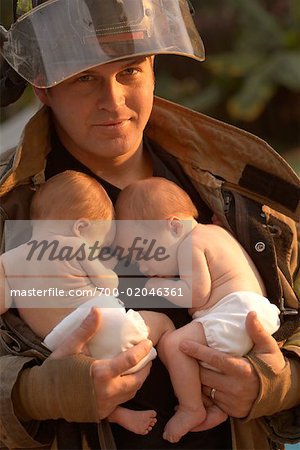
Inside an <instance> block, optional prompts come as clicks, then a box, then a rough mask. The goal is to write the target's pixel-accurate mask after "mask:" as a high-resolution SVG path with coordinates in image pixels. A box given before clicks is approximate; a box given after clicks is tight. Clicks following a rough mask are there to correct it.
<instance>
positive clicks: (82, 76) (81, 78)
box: [78, 75, 94, 82]
mask: <svg viewBox="0 0 300 450" xmlns="http://www.w3.org/2000/svg"><path fill="white" fill-rule="evenodd" d="M93 79H94V77H93V76H92V75H81V76H80V77H79V78H78V81H82V82H85V81H92V80H93Z"/></svg>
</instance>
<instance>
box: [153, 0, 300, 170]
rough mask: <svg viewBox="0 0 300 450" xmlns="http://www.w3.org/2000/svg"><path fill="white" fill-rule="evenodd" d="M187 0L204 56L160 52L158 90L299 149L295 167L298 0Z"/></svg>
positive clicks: (299, 111) (299, 113) (299, 105)
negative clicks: (169, 58)
mask: <svg viewBox="0 0 300 450" xmlns="http://www.w3.org/2000/svg"><path fill="white" fill-rule="evenodd" d="M192 1H193V4H194V7H195V10H196V16H195V21H196V24H197V26H198V29H199V30H200V34H201V36H202V38H203V41H204V45H205V47H206V56H207V59H206V61H205V62H204V63H202V64H199V63H197V62H196V64H192V63H187V62H186V61H180V60H179V58H178V59H177V60H176V62H175V61H174V64H173V65H172V64H170V63H166V61H163V60H162V58H161V61H159V64H158V66H159V67H158V68H159V70H157V74H158V75H157V78H158V83H157V91H156V92H157V94H158V95H161V96H163V97H167V98H169V99H170V100H173V101H175V102H179V103H182V104H184V105H186V106H188V107H190V108H192V109H196V110H198V111H201V112H204V113H207V114H209V115H213V116H214V117H216V118H219V119H221V120H224V121H226V122H231V123H233V124H235V125H237V126H241V127H242V128H245V129H247V130H249V131H251V132H254V133H256V134H258V135H259V136H261V137H263V138H265V139H267V140H268V141H269V142H271V144H273V145H274V146H275V147H276V148H279V149H280V150H281V151H282V152H284V151H286V150H287V149H289V148H296V147H299V148H298V150H299V153H298V159H299V165H300V0H192ZM175 65H176V71H175V70H174V69H172V66H173V67H174V66H175ZM294 153H295V152H293V154H294Z"/></svg>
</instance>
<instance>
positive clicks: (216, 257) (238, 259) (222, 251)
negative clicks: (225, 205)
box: [193, 224, 265, 307]
mask: <svg viewBox="0 0 300 450" xmlns="http://www.w3.org/2000/svg"><path fill="white" fill-rule="evenodd" d="M193 248H194V250H195V251H201V252H203V253H204V254H205V257H206V261H207V265H208V269H209V273H210V277H211V294H210V298H209V301H208V303H207V304H206V307H207V306H209V307H211V306H213V305H214V304H216V303H217V302H218V301H219V300H221V299H222V298H223V297H225V296H226V295H228V294H230V293H232V292H237V291H252V292H256V293H257V294H260V295H265V288H264V284H263V281H262V278H261V277H260V275H259V273H258V270H257V269H256V267H255V265H254V263H253V261H252V260H251V258H250V256H249V255H248V254H247V252H246V251H245V250H244V249H243V247H242V246H241V245H240V244H239V242H238V241H237V240H236V239H235V238H234V237H233V236H232V235H231V234H230V233H229V232H228V231H226V230H225V229H224V228H222V227H219V226H218V225H201V224H199V225H197V227H196V228H195V229H194V230H193Z"/></svg>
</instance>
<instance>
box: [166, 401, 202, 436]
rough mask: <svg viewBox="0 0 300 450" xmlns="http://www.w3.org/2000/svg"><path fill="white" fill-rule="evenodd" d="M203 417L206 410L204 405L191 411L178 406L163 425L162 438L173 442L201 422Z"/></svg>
mask: <svg viewBox="0 0 300 450" xmlns="http://www.w3.org/2000/svg"><path fill="white" fill-rule="evenodd" d="M205 417H206V411H205V409H204V407H201V408H199V409H197V410H193V411H191V410H187V409H183V408H182V407H181V406H179V408H178V409H177V411H176V413H175V414H174V416H173V417H171V419H170V420H169V422H168V423H167V425H166V426H165V429H164V433H163V438H164V439H166V440H167V441H169V442H171V443H172V444H174V443H175V442H178V441H179V440H180V439H181V438H182V436H184V435H185V434H186V433H188V432H189V431H191V430H192V429H193V428H195V427H196V426H197V425H199V424H200V423H201V422H203V420H204V419H205Z"/></svg>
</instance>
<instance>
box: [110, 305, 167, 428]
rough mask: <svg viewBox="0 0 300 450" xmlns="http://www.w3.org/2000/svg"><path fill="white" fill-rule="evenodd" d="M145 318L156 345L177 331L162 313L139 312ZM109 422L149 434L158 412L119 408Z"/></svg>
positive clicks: (112, 414)
mask: <svg viewBox="0 0 300 450" xmlns="http://www.w3.org/2000/svg"><path fill="white" fill-rule="evenodd" d="M139 313H140V315H141V316H142V317H143V319H144V321H145V323H146V325H147V327H148V330H149V339H151V341H152V342H153V345H156V344H157V342H158V341H159V339H160V338H161V337H162V336H163V335H164V334H165V333H167V332H169V331H173V330H174V329H175V327H174V325H173V323H172V321H171V320H170V319H169V318H168V317H167V316H166V315H165V314H161V313H156V312H153V311H139ZM108 420H109V422H114V423H117V424H119V425H121V426H122V427H124V428H126V429H127V430H129V431H132V432H133V433H136V434H143V435H145V434H148V433H149V431H151V430H152V428H153V426H154V425H155V424H156V421H157V420H156V412H155V411H153V410H148V411H133V410H131V409H127V408H124V407H122V406H118V407H117V408H116V409H115V410H114V411H113V412H112V413H111V414H110V415H109V416H108Z"/></svg>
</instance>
